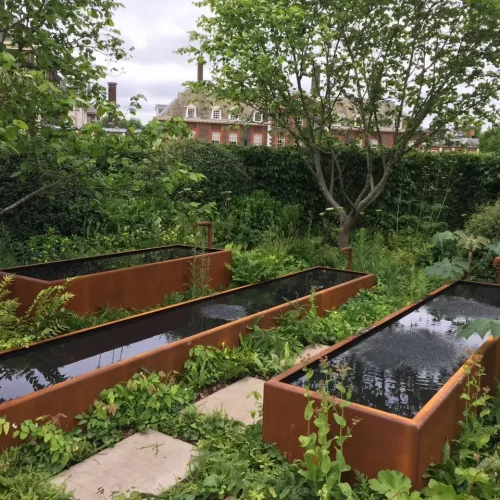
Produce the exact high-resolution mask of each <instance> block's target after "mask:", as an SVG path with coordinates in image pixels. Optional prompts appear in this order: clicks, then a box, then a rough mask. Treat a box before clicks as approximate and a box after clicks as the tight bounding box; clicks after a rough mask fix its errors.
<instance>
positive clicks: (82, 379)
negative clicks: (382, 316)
mask: <svg viewBox="0 0 500 500" xmlns="http://www.w3.org/2000/svg"><path fill="white" fill-rule="evenodd" d="M374 284H375V276H374V275H364V274H360V273H351V272H345V271H338V270H334V269H329V268H313V269H310V270H307V271H302V272H299V273H293V274H290V275H287V276H284V277H281V278H276V279H274V280H269V281H266V282H262V283H258V284H255V285H248V286H245V287H241V288H237V289H235V290H229V291H227V292H222V293H219V294H216V295H214V296H212V297H205V298H201V299H197V300H193V301H190V302H186V303H183V304H179V305H175V306H171V307H167V308H162V309H159V310H156V311H152V312H148V313H143V314H139V315H136V316H132V317H130V318H127V319H124V320H120V321H115V322H112V323H108V324H106V325H100V326H97V327H93V328H89V329H86V330H81V331H79V332H73V333H70V334H66V335H62V336H61V337H58V338H55V339H50V340H47V341H43V342H39V343H37V344H34V345H32V346H31V347H30V348H29V349H28V350H26V349H15V350H12V351H7V352H4V353H3V354H1V355H0V399H1V401H2V402H3V403H2V404H0V415H2V416H6V417H7V419H8V420H9V421H10V422H20V421H22V420H25V419H30V418H36V417H37V416H39V415H56V414H58V413H63V414H64V415H66V416H67V417H68V419H66V420H65V421H64V423H63V424H64V425H65V427H67V428H69V427H72V426H73V424H74V421H73V417H74V416H75V415H77V414H78V413H80V412H82V411H85V410H87V408H88V406H89V404H91V403H92V402H93V401H94V399H95V398H96V397H97V396H98V395H99V393H100V391H101V390H103V389H105V388H107V387H111V386H112V385H114V384H117V383H120V382H123V381H126V380H128V379H129V378H130V377H131V376H132V375H133V373H135V372H136V371H137V370H139V369H141V368H146V369H148V370H157V371H160V370H162V371H164V372H173V371H179V372H180V371H182V370H183V366H184V363H185V362H186V360H187V359H188V358H189V351H190V350H191V348H192V347H193V346H195V345H205V346H215V347H220V346H221V345H222V344H225V345H228V346H236V345H238V344H239V338H240V335H245V334H246V333H247V332H248V327H250V326H251V325H252V324H254V323H255V322H256V321H258V320H260V322H259V326H260V327H262V328H269V327H271V326H273V325H274V324H275V321H276V318H277V317H278V316H279V315H280V314H282V313H285V312H286V311H288V310H290V309H291V308H293V307H297V306H305V307H307V306H308V304H309V301H310V298H311V289H312V288H313V289H316V293H315V296H314V298H315V303H316V306H317V308H318V313H319V314H322V313H323V312H324V311H326V310H331V309H333V308H335V307H338V306H339V305H341V304H344V303H345V302H346V301H347V300H348V299H349V298H350V297H353V296H354V295H356V294H357V293H358V291H359V290H361V289H367V288H371V287H372V286H374ZM288 300H289V301H290V302H287V301H288Z"/></svg>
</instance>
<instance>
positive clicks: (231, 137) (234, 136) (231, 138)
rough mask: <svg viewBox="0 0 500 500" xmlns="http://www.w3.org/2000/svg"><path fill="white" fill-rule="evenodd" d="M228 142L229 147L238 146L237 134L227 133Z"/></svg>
mask: <svg viewBox="0 0 500 500" xmlns="http://www.w3.org/2000/svg"><path fill="white" fill-rule="evenodd" d="M228 142H229V144H231V145H233V146H234V145H237V144H238V132H229V134H228Z"/></svg>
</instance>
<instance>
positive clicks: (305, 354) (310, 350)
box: [295, 344, 329, 364]
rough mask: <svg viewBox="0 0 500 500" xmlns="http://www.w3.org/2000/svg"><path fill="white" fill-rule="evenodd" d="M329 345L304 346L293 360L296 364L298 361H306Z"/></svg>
mask: <svg viewBox="0 0 500 500" xmlns="http://www.w3.org/2000/svg"><path fill="white" fill-rule="evenodd" d="M328 347H329V346H327V345H322V344H318V345H315V346H309V347H306V348H305V349H304V350H303V351H302V352H301V353H300V354H299V355H298V356H297V359H296V360H295V363H296V364H299V363H307V361H308V360H309V359H310V358H312V357H313V356H316V354H319V353H320V352H321V351H324V350H325V349H328Z"/></svg>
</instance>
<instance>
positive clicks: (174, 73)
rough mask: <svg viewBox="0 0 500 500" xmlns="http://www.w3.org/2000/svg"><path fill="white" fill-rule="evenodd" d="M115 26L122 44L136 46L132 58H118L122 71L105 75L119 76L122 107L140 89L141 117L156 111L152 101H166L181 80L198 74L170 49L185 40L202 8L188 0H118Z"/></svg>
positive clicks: (168, 100)
mask: <svg viewBox="0 0 500 500" xmlns="http://www.w3.org/2000/svg"><path fill="white" fill-rule="evenodd" d="M121 2H122V3H123V5H124V8H122V9H120V10H118V11H117V12H116V14H115V19H114V20H115V26H116V28H118V29H119V30H120V31H121V33H122V37H123V39H124V40H125V43H126V46H127V47H130V46H133V47H135V50H134V51H133V52H132V56H131V59H130V60H128V61H125V62H123V63H120V66H121V67H123V73H122V74H120V75H119V76H116V77H109V78H108V79H107V80H108V81H116V82H118V88H117V91H118V102H119V104H120V106H121V107H122V109H123V110H124V111H125V110H126V109H127V108H128V104H129V99H130V97H131V96H133V95H136V94H144V95H145V96H146V99H147V102H144V101H143V109H142V110H140V112H139V113H138V116H139V118H140V119H141V120H142V121H143V122H144V123H145V122H147V121H149V120H150V119H151V118H152V117H153V116H154V108H155V104H168V103H169V102H170V101H171V100H172V99H173V98H174V97H175V96H176V95H177V94H178V93H179V92H180V91H181V90H182V89H183V87H182V82H185V81H187V80H194V79H195V78H196V67H195V65H194V64H191V65H190V64H188V62H187V60H188V56H180V55H177V54H174V51H175V50H176V49H178V48H179V47H182V46H185V45H186V44H187V43H188V31H190V30H192V29H195V28H196V19H197V18H198V17H199V15H200V14H201V13H202V11H201V9H199V8H198V7H195V6H194V5H192V3H191V0H121Z"/></svg>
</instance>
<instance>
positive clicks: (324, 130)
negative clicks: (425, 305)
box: [180, 0, 500, 246]
mask: <svg viewBox="0 0 500 500" xmlns="http://www.w3.org/2000/svg"><path fill="white" fill-rule="evenodd" d="M197 5H198V6H200V7H208V8H210V10H211V12H212V15H211V16H201V17H200V19H199V21H198V28H199V30H198V31H196V32H193V33H191V41H192V42H193V44H192V45H191V46H189V47H186V48H184V49H181V50H180V52H181V53H189V54H191V55H192V56H193V59H194V60H197V61H199V62H207V61H208V62H209V63H210V64H211V71H212V81H210V82H208V81H205V82H201V83H192V84H191V86H192V87H193V89H195V90H198V91H200V90H205V91H209V92H211V93H212V94H214V95H215V96H216V97H217V98H222V99H229V100H231V101H233V102H236V103H241V104H246V105H249V106H252V107H254V108H256V109H258V110H260V111H261V112H262V113H264V115H266V116H267V117H268V118H269V119H270V120H271V121H272V122H273V123H274V124H275V126H277V127H281V128H283V129H285V130H286V131H287V133H288V134H289V135H290V136H291V137H292V138H293V139H294V140H295V141H296V142H297V143H300V144H301V145H303V146H304V147H305V148H306V149H307V153H308V158H309V170H310V172H311V178H312V179H313V180H314V181H315V182H316V183H317V185H318V186H319V189H320V190H321V192H322V193H323V195H324V197H325V200H326V202H327V203H328V205H329V206H331V207H333V208H334V209H336V211H337V213H338V215H339V235H338V241H339V245H342V246H344V245H347V244H348V243H349V239H350V233H351V231H352V228H353V227H354V225H355V223H356V220H357V218H358V216H359V214H360V213H361V212H363V211H364V210H366V209H367V208H368V207H369V206H370V205H371V204H372V203H373V202H375V201H376V200H377V199H378V197H379V196H380V195H381V194H382V192H383V191H384V189H385V187H386V185H387V181H388V179H389V177H390V175H391V172H392V171H393V170H394V168H396V167H397V165H398V163H399V161H400V160H401V158H402V157H403V155H404V154H406V153H407V152H408V151H409V150H410V149H412V148H413V147H417V146H419V145H420V144H422V143H424V142H426V141H429V140H432V138H433V137H435V136H437V135H439V134H442V133H443V132H444V131H445V130H447V129H449V128H450V127H452V126H457V125H459V124H460V123H463V122H466V121H470V120H472V119H476V118H478V119H489V120H492V119H493V120H494V117H495V116H496V114H497V110H496V109H495V104H494V99H495V98H496V97H497V93H498V88H499V83H500V72H499V66H500V50H499V47H500V4H499V2H497V1H496V0H364V1H359V0H313V1H311V0H274V1H273V2H269V0H231V1H226V0H200V1H198V2H197ZM311 88H312V92H310V91H309V89H311ZM297 118H302V119H303V121H302V126H299V123H298V121H297ZM384 127H389V128H391V129H393V130H394V131H395V134H396V137H397V139H396V143H395V145H394V146H393V147H384V146H383V145H382V142H383V141H382V132H383V130H384ZM424 127H425V131H423V128H424ZM339 128H342V129H343V130H344V131H346V130H347V135H348V136H349V135H351V136H353V135H357V136H359V137H361V138H363V139H364V148H365V152H366V172H365V182H364V185H363V187H362V188H361V189H360V190H359V192H358V193H354V194H352V193H350V194H349V193H347V192H346V189H345V182H344V181H345V179H346V176H349V165H348V164H343V163H341V161H340V159H339V158H338V157H337V155H336V154H335V148H334V147H333V146H334V143H335V139H334V137H333V136H334V135H335V131H336V130H339ZM371 138H375V139H377V140H378V143H379V145H378V146H373V145H372V144H371V142H370V139H371ZM374 148H377V149H379V150H380V157H381V163H382V168H381V169H380V171H379V170H376V169H375V168H374Z"/></svg>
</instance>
